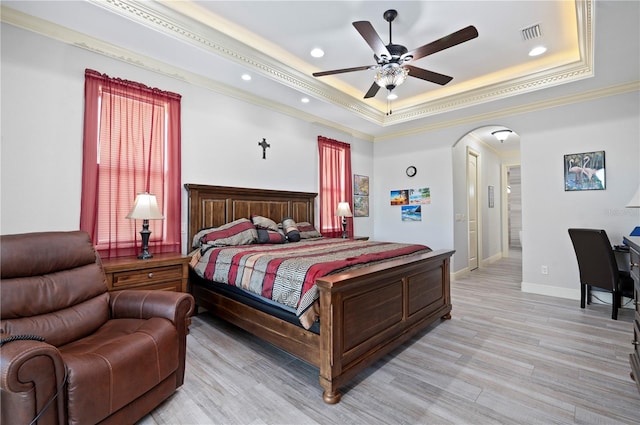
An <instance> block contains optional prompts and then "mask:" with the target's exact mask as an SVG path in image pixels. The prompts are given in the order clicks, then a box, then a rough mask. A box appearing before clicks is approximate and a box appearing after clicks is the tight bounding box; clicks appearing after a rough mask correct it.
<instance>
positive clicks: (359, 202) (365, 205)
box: [353, 195, 369, 217]
mask: <svg viewBox="0 0 640 425" xmlns="http://www.w3.org/2000/svg"><path fill="white" fill-rule="evenodd" d="M353 216H354V217H369V197H368V196H362V195H354V196H353Z"/></svg>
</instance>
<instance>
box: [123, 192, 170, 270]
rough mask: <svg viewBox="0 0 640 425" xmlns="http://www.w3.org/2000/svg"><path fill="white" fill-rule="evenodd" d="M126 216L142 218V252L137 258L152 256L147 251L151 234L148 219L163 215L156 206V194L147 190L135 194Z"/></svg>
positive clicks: (160, 217)
mask: <svg viewBox="0 0 640 425" xmlns="http://www.w3.org/2000/svg"><path fill="white" fill-rule="evenodd" d="M127 218H130V219H133V220H142V230H141V231H140V236H141V237H142V252H141V253H140V255H138V258H139V259H141V260H146V259H147V258H152V257H153V255H151V253H149V236H150V235H151V231H150V230H149V220H162V219H164V216H163V215H162V213H161V212H160V209H159V208H158V201H157V200H156V195H151V194H149V193H147V192H145V193H139V194H138V195H137V196H136V200H135V202H134V203H133V208H131V211H130V212H129V214H128V215H127Z"/></svg>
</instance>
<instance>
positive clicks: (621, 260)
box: [613, 245, 629, 272]
mask: <svg viewBox="0 0 640 425" xmlns="http://www.w3.org/2000/svg"><path fill="white" fill-rule="evenodd" d="M613 254H614V255H615V256H616V263H618V270H622V271H623V272H628V271H629V247H628V246H626V245H622V246H620V245H615V246H614V247H613Z"/></svg>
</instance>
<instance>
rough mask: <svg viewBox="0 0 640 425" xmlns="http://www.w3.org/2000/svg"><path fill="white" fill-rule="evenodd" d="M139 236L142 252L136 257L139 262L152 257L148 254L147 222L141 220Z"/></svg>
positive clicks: (148, 232) (148, 234)
mask: <svg viewBox="0 0 640 425" xmlns="http://www.w3.org/2000/svg"><path fill="white" fill-rule="evenodd" d="M140 236H141V237H142V252H141V253H140V255H138V258H139V259H141V260H146V259H149V258H153V255H152V254H151V253H150V252H149V236H151V231H150V230H149V220H142V230H140Z"/></svg>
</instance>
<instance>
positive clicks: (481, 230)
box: [452, 125, 522, 275]
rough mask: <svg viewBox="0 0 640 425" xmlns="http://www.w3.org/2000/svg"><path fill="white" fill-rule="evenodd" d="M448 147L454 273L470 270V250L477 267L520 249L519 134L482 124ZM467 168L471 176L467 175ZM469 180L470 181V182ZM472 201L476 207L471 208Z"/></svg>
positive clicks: (505, 128) (471, 261)
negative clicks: (452, 206)
mask: <svg viewBox="0 0 640 425" xmlns="http://www.w3.org/2000/svg"><path fill="white" fill-rule="evenodd" d="M499 130H505V131H506V132H505V133H504V134H502V135H501V137H502V140H500V139H498V138H497V136H496V132H497V131H499ZM505 135H506V136H507V137H506V138H505V137H503V136H505ZM452 151H453V188H454V213H455V221H454V246H455V248H456V256H455V258H454V260H453V265H452V271H453V273H454V275H455V273H466V272H469V271H471V270H473V269H474V268H475V266H476V264H475V263H476V261H474V259H473V258H474V254H475V253H474V250H477V258H476V260H477V266H478V267H482V266H483V264H487V263H490V262H493V261H495V260H498V259H500V258H503V257H508V256H509V255H510V253H509V252H510V248H512V247H516V248H519V247H518V245H519V244H520V240H521V239H520V229H521V228H522V224H521V210H522V209H521V203H520V199H521V197H520V196H519V194H520V190H519V189H520V178H519V176H520V174H519V170H520V137H519V135H518V134H517V133H516V132H515V131H513V130H512V129H509V128H507V127H505V126H501V125H489V126H483V127H479V128H477V129H474V130H472V131H470V132H469V133H467V134H465V135H464V136H462V137H461V138H460V139H459V140H458V141H457V142H456V143H455V144H454V146H453V148H452ZM470 155H471V156H470ZM472 157H473V158H472ZM470 158H471V159H473V161H474V162H475V163H474V166H473V167H470V164H469V161H470ZM471 169H473V170H474V173H475V176H470V174H469V173H470V170H471ZM470 177H472V178H471V180H470ZM516 179H517V183H515V182H516ZM470 181H473V183H474V184H473V185H470ZM511 186H513V187H511ZM472 190H473V191H474V193H473V196H471V193H470V191H472ZM473 203H476V207H477V209H472V208H471V207H474V205H473ZM516 215H517V216H516ZM518 217H519V218H518ZM518 225H519V226H520V228H519V229H518V228H517V226H518ZM474 238H477V242H474ZM520 257H521V256H520Z"/></svg>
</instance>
